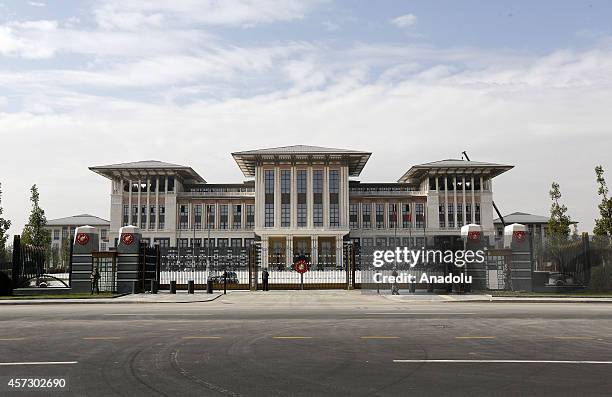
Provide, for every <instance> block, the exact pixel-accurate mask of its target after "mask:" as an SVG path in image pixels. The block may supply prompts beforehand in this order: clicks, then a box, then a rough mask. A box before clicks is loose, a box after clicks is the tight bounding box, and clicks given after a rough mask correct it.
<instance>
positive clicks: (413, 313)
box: [365, 312, 476, 315]
mask: <svg viewBox="0 0 612 397" xmlns="http://www.w3.org/2000/svg"><path fill="white" fill-rule="evenodd" d="M365 314H367V315H385V314H393V315H398V314H401V315H415V314H416V315H421V314H427V315H431V314H444V315H446V314H450V315H458V314H476V313H457V312H427V313H425V312H410V313H408V312H403V313H402V312H373V313H365Z"/></svg>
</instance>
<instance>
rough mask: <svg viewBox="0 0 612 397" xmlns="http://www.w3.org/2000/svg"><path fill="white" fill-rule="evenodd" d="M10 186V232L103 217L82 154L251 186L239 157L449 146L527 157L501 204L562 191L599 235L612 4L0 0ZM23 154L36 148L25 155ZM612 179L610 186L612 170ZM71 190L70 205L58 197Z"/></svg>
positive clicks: (611, 120)
mask: <svg viewBox="0 0 612 397" xmlns="http://www.w3.org/2000/svg"><path fill="white" fill-rule="evenodd" d="M0 4H1V5H0V138H1V143H2V145H1V146H2V147H3V148H9V150H6V149H5V150H4V152H5V153H4V154H3V155H2V156H0V169H2V173H1V174H0V183H2V184H3V186H2V187H3V192H4V197H3V206H4V207H5V211H6V213H7V215H8V216H9V218H11V219H12V220H13V222H14V225H15V227H14V228H13V230H12V231H13V232H17V231H19V230H20V229H21V227H22V225H23V224H24V222H25V221H26V219H27V214H28V207H27V206H24V205H23V203H24V199H27V196H28V188H29V186H30V185H31V184H33V183H37V184H38V185H39V186H40V189H41V197H42V202H43V204H44V206H45V208H46V210H47V215H48V217H49V218H55V217H63V216H68V215H72V214H75V213H83V212H89V213H94V214H96V215H99V216H102V217H108V212H109V201H108V185H107V182H106V181H105V180H103V179H101V178H99V177H98V176H96V175H94V174H92V173H91V172H89V171H88V170H87V167H88V166H90V165H97V164H106V163H116V162H125V161H134V160H142V159H159V160H164V161H169V162H174V163H183V164H187V165H191V166H193V167H194V168H195V169H196V170H198V171H199V172H200V173H201V174H202V175H203V176H204V177H205V178H206V179H207V180H209V181H211V182H227V181H236V180H241V179H242V175H241V174H240V172H239V170H238V169H237V167H236V166H235V164H234V163H233V161H232V159H231V156H230V155H229V153H230V152H232V151H237V150H242V149H251V148H257V147H270V146H281V145H289V144H312V145H319V146H332V147H346V148H355V149H365V150H370V151H372V152H373V153H374V155H373V156H372V159H371V160H370V163H369V164H368V166H367V167H366V168H365V170H364V173H363V175H362V180H368V181H392V180H396V179H397V178H399V177H400V176H401V175H402V174H403V172H404V171H405V170H406V169H407V168H409V167H410V166H411V165H413V164H415V163H419V162H426V161H432V160H437V159H442V158H449V157H458V156H459V155H460V152H461V151H462V150H468V152H469V153H470V154H471V156H472V158H473V159H478V160H484V161H492V162H499V163H508V164H514V165H516V168H515V169H514V170H513V171H511V172H509V173H508V174H506V175H504V176H502V177H500V178H499V179H498V180H497V181H496V183H495V191H496V200H497V201H498V204H500V206H501V207H502V211H503V212H504V213H509V212H512V211H525V212H531V213H536V214H546V213H547V212H548V207H549V204H550V203H549V200H548V197H547V192H548V189H549V186H550V183H551V182H552V181H553V180H557V181H558V182H559V183H560V184H561V189H562V192H563V193H564V199H565V200H566V202H567V204H568V207H569V208H570V214H571V215H573V217H574V218H575V219H576V220H578V221H580V225H581V228H582V229H583V230H589V229H590V228H591V227H592V224H593V219H594V218H595V216H596V215H597V214H596V203H597V198H596V196H595V192H596V188H595V185H594V173H593V167H594V166H595V165H597V164H602V165H603V166H604V167H605V168H606V169H608V170H609V169H610V168H611V166H612V164H611V163H610V155H609V152H610V147H612V138H611V137H612V134H611V133H610V125H612V117H611V115H610V112H609V104H610V103H611V101H612V90H611V88H612V40H611V38H612V32H611V29H612V22H611V21H612V18H610V17H611V16H612V3H611V2H609V1H536V2H533V1H376V2H374V1H337V2H334V1H326V0H302V1H297V0H259V1H255V0H225V1H213V0H198V1H196V0H181V1H179V0H174V1H154V0H103V1H95V2H94V1H47V0H33V1H27V0H23V1H7V0H0ZM26 159H27V160H26ZM608 179H610V178H608ZM67 197H69V199H67Z"/></svg>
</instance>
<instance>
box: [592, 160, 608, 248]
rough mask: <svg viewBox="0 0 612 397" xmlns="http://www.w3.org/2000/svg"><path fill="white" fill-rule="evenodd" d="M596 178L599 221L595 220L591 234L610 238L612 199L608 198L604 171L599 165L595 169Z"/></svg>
mask: <svg viewBox="0 0 612 397" xmlns="http://www.w3.org/2000/svg"><path fill="white" fill-rule="evenodd" d="M595 175H596V176H597V184H598V185H599V187H598V189H597V194H598V195H600V196H601V203H599V215H600V218H599V219H595V227H594V228H593V234H594V235H596V236H608V237H610V236H612V197H608V186H607V185H606V180H605V179H604V169H603V167H602V166H601V165H598V166H597V167H595Z"/></svg>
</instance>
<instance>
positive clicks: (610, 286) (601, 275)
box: [589, 266, 612, 291]
mask: <svg viewBox="0 0 612 397" xmlns="http://www.w3.org/2000/svg"><path fill="white" fill-rule="evenodd" d="M589 286H590V289H591V290H593V291H612V269H610V267H608V268H605V267H604V266H597V267H594V268H592V269H591V282H590V284H589Z"/></svg>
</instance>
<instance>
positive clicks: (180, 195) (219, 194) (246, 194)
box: [177, 191, 255, 198]
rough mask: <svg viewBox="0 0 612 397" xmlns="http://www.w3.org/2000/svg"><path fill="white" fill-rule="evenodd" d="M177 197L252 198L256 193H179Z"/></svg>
mask: <svg viewBox="0 0 612 397" xmlns="http://www.w3.org/2000/svg"><path fill="white" fill-rule="evenodd" d="M177 197H183V198H208V197H252V198H255V192H254V191H252V192H246V191H245V192H178V193H177Z"/></svg>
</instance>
